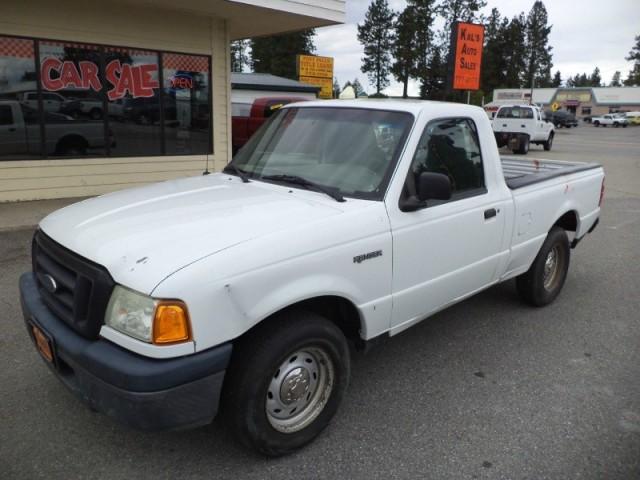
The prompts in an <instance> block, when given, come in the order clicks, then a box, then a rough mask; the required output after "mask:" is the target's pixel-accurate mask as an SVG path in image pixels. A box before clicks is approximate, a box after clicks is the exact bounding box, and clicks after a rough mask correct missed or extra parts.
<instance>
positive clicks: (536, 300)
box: [516, 227, 571, 307]
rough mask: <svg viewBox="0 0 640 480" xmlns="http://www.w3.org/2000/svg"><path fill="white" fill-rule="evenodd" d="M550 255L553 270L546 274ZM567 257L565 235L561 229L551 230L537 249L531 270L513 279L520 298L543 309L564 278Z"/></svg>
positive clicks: (556, 292)
mask: <svg viewBox="0 0 640 480" xmlns="http://www.w3.org/2000/svg"><path fill="white" fill-rule="evenodd" d="M551 252H554V258H555V267H554V268H553V270H552V271H550V272H549V271H546V270H547V269H546V266H547V265H548V263H547V261H548V260H549V259H550V258H551ZM570 256H571V254H570V250H569V239H568V238H567V234H566V232H565V231H564V229H562V228H560V227H553V228H552V229H551V231H550V232H549V234H548V235H547V238H546V239H545V241H544V243H543V244H542V247H540V251H539V252H538V255H537V256H536V258H535V260H534V261H533V263H532V264H531V268H529V270H528V271H527V272H526V273H523V274H522V275H519V276H518V277H517V278H516V287H517V289H518V293H519V294H520V297H521V298H522V299H523V300H524V301H525V302H527V303H528V304H530V305H533V306H535V307H543V306H545V305H548V304H549V303H551V302H553V301H554V300H555V299H556V297H557V296H558V294H559V293H560V291H561V290H562V286H563V285H564V282H565V280H566V279H567V271H568V270H569V259H570ZM547 275H551V277H547Z"/></svg>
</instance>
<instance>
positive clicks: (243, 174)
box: [222, 163, 249, 183]
mask: <svg viewBox="0 0 640 480" xmlns="http://www.w3.org/2000/svg"><path fill="white" fill-rule="evenodd" d="M231 170H233V172H234V173H235V174H236V175H238V176H239V177H240V178H241V179H242V183H249V177H248V176H247V174H248V172H245V171H244V170H242V169H241V168H240V167H237V166H235V165H234V164H233V163H230V164H228V165H227V166H226V167H224V168H223V169H222V171H223V172H225V173H229V171H231Z"/></svg>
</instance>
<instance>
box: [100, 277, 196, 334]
mask: <svg viewBox="0 0 640 480" xmlns="http://www.w3.org/2000/svg"><path fill="white" fill-rule="evenodd" d="M104 323H105V324H106V325H108V326H110V327H111V328H113V329H115V330H118V331H119V332H122V333H124V334H126V335H130V336H132V337H134V338H137V339H138V340H142V341H143V342H149V343H153V344H156V345H168V344H174V343H181V342H186V341H189V340H191V328H190V325H189V313H188V311H187V306H186V305H185V304H184V303H183V302H181V301H179V300H158V299H155V298H151V297H149V296H148V295H143V294H142V293H138V292H135V291H133V290H130V289H128V288H125V287H122V286H120V285H116V287H115V288H114V289H113V293H112V294H111V298H110V299H109V304H108V305H107V311H106V313H105V319H104Z"/></svg>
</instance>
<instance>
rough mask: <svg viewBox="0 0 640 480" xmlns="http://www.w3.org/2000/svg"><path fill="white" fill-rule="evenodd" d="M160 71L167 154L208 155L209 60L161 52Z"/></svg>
mask: <svg viewBox="0 0 640 480" xmlns="http://www.w3.org/2000/svg"><path fill="white" fill-rule="evenodd" d="M162 68H163V78H164V97H163V103H164V121H165V148H166V153H167V154H169V155H172V154H174V155H188V154H197V153H207V152H209V150H210V147H209V145H210V135H209V123H210V121H211V119H210V115H209V88H210V87H209V59H208V58H207V57H204V56H196V55H178V54H176V53H164V54H163V55H162Z"/></svg>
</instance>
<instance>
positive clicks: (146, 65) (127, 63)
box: [105, 48, 162, 156]
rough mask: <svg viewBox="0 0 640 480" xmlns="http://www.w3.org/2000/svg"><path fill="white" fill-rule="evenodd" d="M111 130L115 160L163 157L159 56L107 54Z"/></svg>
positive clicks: (124, 52) (119, 51)
mask: <svg viewBox="0 0 640 480" xmlns="http://www.w3.org/2000/svg"><path fill="white" fill-rule="evenodd" d="M105 77H106V82H107V101H108V105H109V107H108V108H109V118H110V123H109V126H110V128H111V129H112V130H113V134H114V136H115V138H116V142H115V145H114V146H113V147H112V148H111V154H112V155H116V156H138V155H159V154H160V153H162V124H161V120H162V118H161V117H162V113H161V109H160V76H159V66H158V54H157V53H156V52H148V51H144V50H133V49H129V48H107V49H106V50H105Z"/></svg>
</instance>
